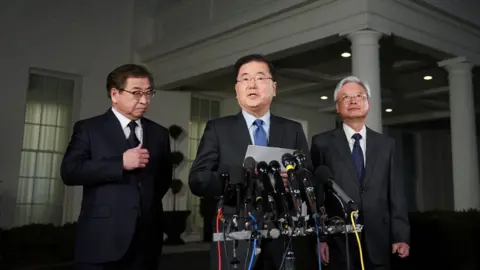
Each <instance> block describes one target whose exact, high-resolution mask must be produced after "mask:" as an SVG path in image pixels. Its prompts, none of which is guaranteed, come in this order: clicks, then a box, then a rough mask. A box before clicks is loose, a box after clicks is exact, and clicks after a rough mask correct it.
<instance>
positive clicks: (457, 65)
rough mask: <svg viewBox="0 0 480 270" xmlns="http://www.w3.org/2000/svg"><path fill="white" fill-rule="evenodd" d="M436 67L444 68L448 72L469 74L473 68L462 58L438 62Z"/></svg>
mask: <svg viewBox="0 0 480 270" xmlns="http://www.w3.org/2000/svg"><path fill="white" fill-rule="evenodd" d="M438 66H439V67H443V68H445V69H446V70H447V71H448V72H459V71H463V72H466V71H468V72H470V71H471V70H472V68H473V64H472V63H471V62H469V61H468V60H467V58H466V57H464V56H460V57H455V58H450V59H447V60H443V61H440V62H438Z"/></svg>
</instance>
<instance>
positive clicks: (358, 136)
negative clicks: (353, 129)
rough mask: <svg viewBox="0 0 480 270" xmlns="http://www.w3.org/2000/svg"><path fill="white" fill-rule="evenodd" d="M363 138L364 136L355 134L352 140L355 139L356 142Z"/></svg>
mask: <svg viewBox="0 0 480 270" xmlns="http://www.w3.org/2000/svg"><path fill="white" fill-rule="evenodd" d="M361 138H362V135H360V133H355V134H353V136H352V139H354V140H355V141H358V140H360V139H361Z"/></svg>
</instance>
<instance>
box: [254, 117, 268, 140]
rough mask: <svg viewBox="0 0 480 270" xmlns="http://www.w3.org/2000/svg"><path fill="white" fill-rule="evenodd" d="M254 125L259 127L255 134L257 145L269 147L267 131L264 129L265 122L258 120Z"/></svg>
mask: <svg viewBox="0 0 480 270" xmlns="http://www.w3.org/2000/svg"><path fill="white" fill-rule="evenodd" d="M253 124H254V125H255V126H257V129H256V130H255V132H254V133H253V140H254V143H255V145H260V146H267V145H268V143H267V133H266V132H265V129H263V120H262V119H257V120H255V122H253Z"/></svg>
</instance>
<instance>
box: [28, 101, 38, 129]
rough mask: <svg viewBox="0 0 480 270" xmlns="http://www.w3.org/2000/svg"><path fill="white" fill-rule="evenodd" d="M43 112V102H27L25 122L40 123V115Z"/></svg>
mask: <svg viewBox="0 0 480 270" xmlns="http://www.w3.org/2000/svg"><path fill="white" fill-rule="evenodd" d="M41 114H42V104H41V103H31V102H29V103H27V104H26V110H25V122H27V123H34V124H40V116H41Z"/></svg>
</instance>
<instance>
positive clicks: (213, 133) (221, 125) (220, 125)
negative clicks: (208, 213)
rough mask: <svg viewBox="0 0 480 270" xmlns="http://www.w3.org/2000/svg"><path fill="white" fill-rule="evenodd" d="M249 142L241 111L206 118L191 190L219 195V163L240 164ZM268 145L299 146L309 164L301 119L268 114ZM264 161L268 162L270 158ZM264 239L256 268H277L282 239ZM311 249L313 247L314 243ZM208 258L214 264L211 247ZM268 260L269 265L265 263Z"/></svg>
mask: <svg viewBox="0 0 480 270" xmlns="http://www.w3.org/2000/svg"><path fill="white" fill-rule="evenodd" d="M250 144H252V141H251V138H250V133H249V131H248V128H247V124H246V121H245V118H244V117H243V114H242V113H238V114H237V115H234V116H227V117H223V118H219V119H215V120H211V121H209V122H208V123H207V125H206V127H205V131H204V134H203V136H202V139H201V141H200V145H199V147H198V152H197V157H196V159H195V161H194V162H193V165H192V169H191V171H190V178H189V184H190V189H191V191H192V193H193V194H195V195H197V196H202V197H210V198H211V197H214V196H218V195H221V194H222V191H223V187H224V183H221V180H220V179H219V177H218V173H217V170H218V168H219V166H221V165H227V166H242V164H243V161H244V158H245V153H246V151H247V148H248V145H250ZM268 145H269V146H272V147H282V148H288V149H297V150H302V151H303V152H304V153H305V155H306V156H307V161H306V162H307V163H308V164H307V166H308V167H311V165H310V164H311V161H310V157H309V156H310V155H309V153H308V143H307V139H306V137H305V134H304V132H303V129H302V126H301V124H300V123H298V122H295V121H291V120H288V119H285V118H282V117H278V116H275V115H271V116H270V131H269V140H268ZM279 158H280V157H279ZM258 161H260V160H258ZM266 162H267V163H268V162H269V161H266ZM225 212H226V213H233V208H228V207H225V208H224V213H225ZM265 243H266V246H264V247H263V248H262V249H263V251H262V253H261V254H260V256H265V257H264V258H269V259H260V258H259V259H258V263H257V268H256V269H259V268H260V269H271V268H276V269H278V266H279V262H280V261H281V258H282V254H283V251H284V248H283V241H282V242H280V243H278V242H265ZM246 244H247V242H246V241H243V242H242V243H240V246H239V249H238V251H237V252H238V254H239V255H238V256H239V259H240V261H241V262H243V261H244V259H243V258H244V257H243V256H245V254H244V253H245V250H247V245H246ZM294 244H295V243H294ZM215 245H216V244H215ZM215 245H214V246H215ZM299 246H303V248H305V244H304V242H303V245H299ZM307 248H308V247H307ZM214 249H215V247H212V250H214ZM311 249H313V245H312V247H311ZM230 250H231V246H230V247H229V248H228V251H229V252H230ZM298 253H303V254H299V255H297V260H301V255H304V256H308V255H306V252H303V251H301V250H300V251H299V252H297V253H296V254H298ZM228 257H229V258H232V255H231V254H230V255H229V256H228ZM310 257H312V256H310ZM224 258H225V256H224ZM313 258H314V257H313ZM211 261H212V263H213V264H216V253H215V252H214V251H213V252H212V254H211ZM213 264H212V266H211V267H212V269H213V268H215V269H216V267H217V266H216V265H215V266H214V265H213ZM267 264H268V265H270V266H267ZM239 267H242V266H239ZM224 268H227V265H226V264H224ZM242 268H243V267H242Z"/></svg>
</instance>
